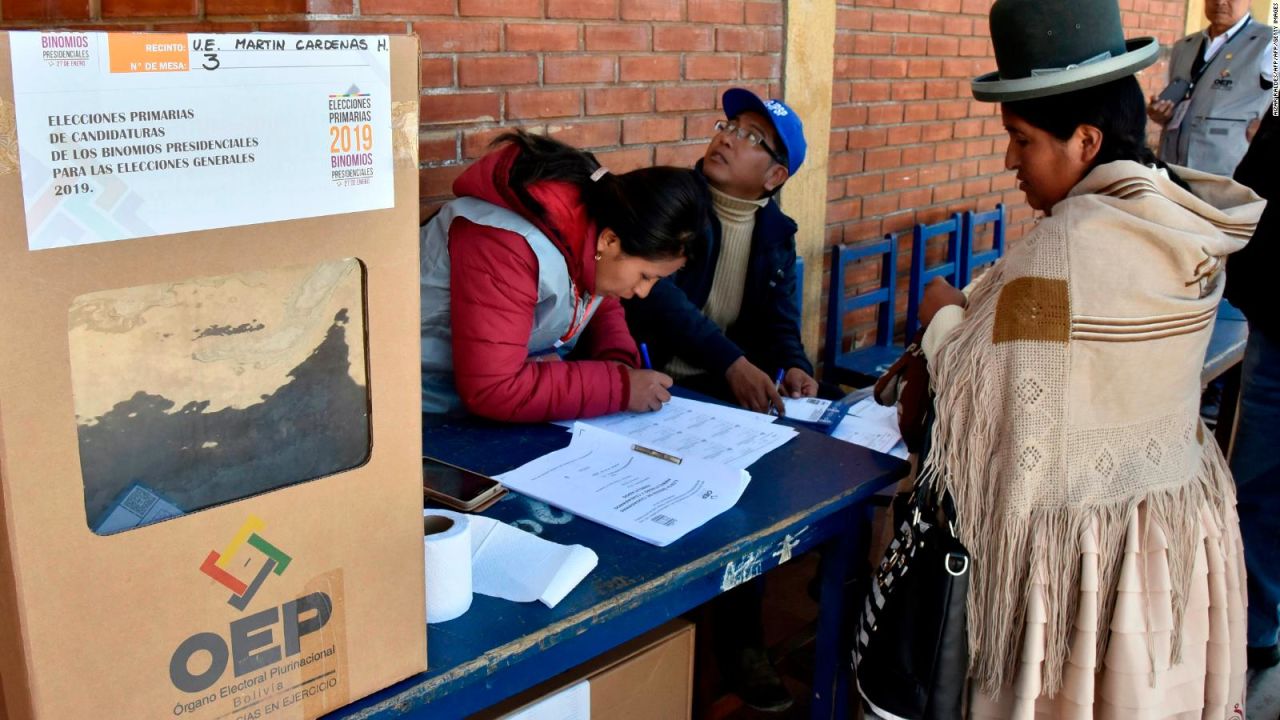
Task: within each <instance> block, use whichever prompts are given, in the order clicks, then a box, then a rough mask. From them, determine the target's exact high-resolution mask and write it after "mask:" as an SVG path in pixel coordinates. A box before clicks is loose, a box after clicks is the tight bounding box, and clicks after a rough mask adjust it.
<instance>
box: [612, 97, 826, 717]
mask: <svg viewBox="0 0 1280 720" xmlns="http://www.w3.org/2000/svg"><path fill="white" fill-rule="evenodd" d="M721 104H722V106H723V108H724V114H725V119H723V120H719V121H717V122H716V123H715V130H716V134H715V135H713V136H712V137H711V141H710V142H709V143H708V144H707V150H706V153H705V154H704V155H703V158H702V160H700V161H699V162H698V165H697V168H698V171H699V172H700V173H701V175H702V177H704V178H706V180H707V183H708V185H709V189H710V192H711V199H712V206H713V207H714V209H715V217H713V218H712V221H711V228H710V231H709V232H708V234H707V236H706V238H705V242H703V243H702V244H701V245H700V246H694V247H691V250H690V252H689V261H688V263H687V264H686V265H685V266H684V268H683V269H681V270H680V271H679V272H678V273H676V274H675V275H673V276H671V277H668V278H666V279H664V280H662V281H661V282H659V283H658V284H657V285H655V286H654V287H653V290H651V291H650V293H649V296H648V297H646V298H632V299H630V300H627V301H625V302H624V303H623V306H624V307H625V308H626V312H627V324H628V325H629V326H630V327H631V333H632V334H633V335H634V336H635V338H636V340H637V341H638V342H642V343H645V345H646V346H647V347H648V349H649V355H650V358H651V360H652V363H653V367H654V368H659V369H663V370H665V372H667V374H669V375H671V376H672V377H673V378H674V379H675V380H676V382H678V383H680V384H681V385H683V386H685V387H690V388H693V389H695V390H699V391H701V392H704V393H707V394H709V395H714V396H717V397H720V398H723V399H725V400H728V401H732V402H737V403H738V404H739V405H741V406H742V407H745V408H748V409H750V410H755V411H757V412H766V411H769V410H771V409H772V410H774V411H775V412H777V413H778V414H779V415H781V414H783V405H782V396H781V394H782V393H785V394H787V395H790V396H792V397H802V396H807V397H812V396H814V395H816V394H817V393H818V383H817V381H815V380H814V379H813V366H812V365H811V364H810V363H809V360H808V358H806V357H805V354H804V345H803V344H802V343H801V341H800V308H799V307H797V305H796V300H795V297H796V284H797V283H798V282H800V279H799V278H798V277H797V276H796V242H795V234H796V223H795V221H794V220H792V219H791V218H789V217H787V216H786V215H785V214H783V212H782V210H781V209H779V207H778V203H777V201H776V200H775V199H774V194H775V193H776V192H777V191H778V189H779V188H780V187H782V185H783V184H784V183H785V182H786V181H787V179H788V178H790V177H791V176H792V175H794V174H795V173H796V171H797V170H799V169H800V165H801V163H803V162H804V156H805V148H806V143H805V139H804V126H803V124H802V123H801V121H800V116H799V115H797V114H796V113H795V111H793V110H792V109H791V108H790V107H788V106H787V104H786V103H784V102H782V101H781V100H762V99H760V98H759V97H757V96H756V95H755V93H752V92H751V91H749V90H744V89H742V88H733V89H731V90H729V91H727V92H725V94H724V96H723V98H722V100H721ZM711 612H712V613H713V615H714V617H715V627H714V628H713V642H712V645H713V646H714V647H715V651H716V656H717V658H718V662H719V665H720V672H721V674H722V675H723V676H725V679H726V680H727V684H728V685H729V687H730V689H732V690H733V691H734V692H735V693H736V694H737V695H738V696H739V697H741V698H742V700H743V701H744V702H745V703H746V704H747V705H749V706H751V707H753V708H755V709H757V710H763V711H766V712H780V711H783V710H786V709H787V708H789V707H790V706H791V704H792V699H791V695H790V693H789V692H788V691H787V689H786V686H785V685H784V684H783V682H782V679H781V677H779V675H778V672H777V670H776V669H775V668H774V667H773V665H772V663H771V662H770V661H769V657H768V655H767V653H766V651H765V649H764V633H763V627H762V626H763V621H762V615H763V585H762V583H761V582H760V581H759V580H756V581H753V582H751V583H747V584H746V585H742V586H739V587H738V588H735V589H734V590H733V591H732V592H729V593H727V594H725V595H723V596H721V597H720V598H718V599H717V601H716V602H715V604H714V607H713V609H712V611H711Z"/></svg>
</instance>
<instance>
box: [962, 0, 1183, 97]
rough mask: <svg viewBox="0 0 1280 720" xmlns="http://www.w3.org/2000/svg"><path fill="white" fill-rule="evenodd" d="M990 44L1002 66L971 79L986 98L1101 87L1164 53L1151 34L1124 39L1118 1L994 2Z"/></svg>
mask: <svg viewBox="0 0 1280 720" xmlns="http://www.w3.org/2000/svg"><path fill="white" fill-rule="evenodd" d="M991 44H992V45H994V46H995V50H996V67H997V68H999V69H998V70H997V71H996V72H993V73H987V74H986V75H982V76H980V77H976V78H974V79H973V81H972V82H971V83H970V85H971V87H972V89H973V96H974V97H975V98H977V99H978V100H984V101H987V102H1011V101H1014V100H1030V99H1032V98H1039V97H1048V96H1050V95H1061V94H1063V93H1068V92H1071V91H1073V90H1082V89H1084V88H1087V87H1093V86H1095V85H1101V84H1103V83H1107V82H1111V81H1112V80H1116V79H1118V78H1122V77H1125V76H1126V75H1132V74H1134V73H1136V72H1138V71H1139V70H1141V69H1142V68H1144V67H1147V66H1148V65H1150V64H1151V63H1154V62H1155V61H1156V55H1157V54H1158V53H1159V52H1160V43H1159V42H1158V41H1157V40H1156V39H1155V38H1153V37H1140V38H1134V39H1132V40H1125V39H1124V27H1123V26H1122V25H1121V24H1120V7H1119V5H1117V4H1116V0H996V3H995V4H994V5H992V6H991Z"/></svg>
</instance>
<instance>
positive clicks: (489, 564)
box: [430, 508, 600, 608]
mask: <svg viewBox="0 0 1280 720" xmlns="http://www.w3.org/2000/svg"><path fill="white" fill-rule="evenodd" d="M430 513H431V514H432V515H445V516H448V517H459V516H461V514H460V513H455V512H453V511H451V510H436V509H434V508H433V509H432V510H430ZM466 517H467V518H468V520H469V521H470V523H471V582H472V589H473V590H474V591H475V592H478V593H480V594H481V595H489V596H491V597H497V598H502V599H504V600H514V601H515V602H532V601H534V600H540V601H542V603H543V604H544V605H546V606H547V607H551V608H553V607H555V606H556V604H557V603H559V602H560V601H561V600H563V599H564V596H565V595H568V594H569V591H571V590H573V589H574V588H575V587H577V585H578V583H580V582H582V579H583V578H585V577H586V576H587V575H588V574H589V573H590V572H591V571H592V570H594V569H595V567H596V564H597V563H599V562H600V558H599V557H598V556H597V555H596V553H595V551H594V550H592V549H591V548H588V547H584V546H582V545H561V544H560V543H555V542H551V541H550V540H543V539H542V538H540V537H538V536H537V535H534V534H532V533H527V532H525V531H523V530H521V529H519V528H515V527H512V526H510V525H508V524H506V523H504V522H498V521H497V520H494V519H493V518H487V517H484V516H483V515H467V516H466Z"/></svg>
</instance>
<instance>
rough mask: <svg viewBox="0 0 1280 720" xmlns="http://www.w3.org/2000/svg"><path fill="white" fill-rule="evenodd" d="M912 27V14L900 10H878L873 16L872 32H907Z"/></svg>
mask: <svg viewBox="0 0 1280 720" xmlns="http://www.w3.org/2000/svg"><path fill="white" fill-rule="evenodd" d="M910 29H911V16H910V15H908V14H906V13H900V12H878V13H875V14H873V15H872V16H871V30H872V32H901V33H904V32H907V31H908V30H910Z"/></svg>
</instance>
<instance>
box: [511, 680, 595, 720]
mask: <svg viewBox="0 0 1280 720" xmlns="http://www.w3.org/2000/svg"><path fill="white" fill-rule="evenodd" d="M502 720H591V682H590V681H589V680H583V681H582V682H580V683H577V684H576V685H570V686H569V687H567V688H565V689H563V690H561V691H560V692H558V693H556V694H554V695H550V696H548V697H545V698H543V699H541V700H539V701H537V702H535V703H533V704H532V705H528V706H526V707H523V708H521V709H519V710H517V711H515V712H513V713H511V714H510V715H506V716H503V718H502Z"/></svg>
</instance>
